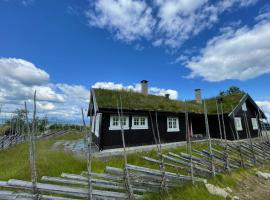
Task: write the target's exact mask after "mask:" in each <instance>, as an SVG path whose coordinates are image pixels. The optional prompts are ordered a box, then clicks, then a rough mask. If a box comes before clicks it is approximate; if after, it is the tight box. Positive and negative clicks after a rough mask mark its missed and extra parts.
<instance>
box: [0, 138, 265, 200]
mask: <svg viewBox="0 0 270 200" xmlns="http://www.w3.org/2000/svg"><path fill="white" fill-rule="evenodd" d="M253 145H254V149H256V151H254V155H255V157H256V159H257V160H258V161H260V162H257V164H254V162H253V160H252V159H253V156H251V155H250V154H251V153H252V152H251V147H250V144H249V143H247V142H246V141H241V142H239V143H235V144H230V145H228V151H227V152H228V155H227V154H225V153H224V151H223V148H224V146H223V145H220V146H217V145H214V146H213V147H212V150H213V151H212V152H213V153H212V155H211V154H210V153H209V150H208V148H206V149H203V150H196V149H194V150H193V153H192V162H193V169H194V176H193V177H192V176H191V171H190V169H191V168H190V165H191V163H190V162H189V160H190V154H187V153H184V152H179V153H173V152H168V153H166V154H161V156H162V157H163V160H164V162H163V164H164V166H166V170H164V171H163V170H161V169H160V168H159V165H160V164H161V161H160V160H159V158H160V157H159V156H158V155H157V157H155V158H151V157H146V156H144V157H142V159H144V160H145V162H150V163H152V164H156V165H157V167H156V168H155V169H153V168H147V167H142V166H136V165H131V164H127V165H126V168H127V169H128V172H129V177H130V187H132V191H133V194H134V198H135V199H142V197H143V194H144V193H146V192H160V191H162V185H161V184H160V183H161V181H164V183H165V184H166V187H168V188H172V187H177V186H179V185H182V184H184V183H187V182H191V181H195V182H205V181H206V179H205V178H208V177H211V176H212V172H211V169H212V158H213V164H214V165H215V169H216V173H217V174H218V173H222V172H225V171H226V170H227V167H226V159H229V165H230V166H229V167H230V168H231V169H232V170H233V169H237V168H241V167H243V166H242V164H241V158H240V151H239V147H240V146H241V147H243V148H245V153H244V154H242V160H243V162H244V164H245V168H247V167H253V166H256V165H260V164H262V163H266V162H269V161H270V144H269V143H268V142H264V141H263V142H254V143H253ZM211 156H213V157H211ZM226 156H228V158H226ZM263 156H264V157H263ZM262 158H264V160H262ZM164 177H165V179H164ZM87 186H88V172H82V173H81V174H68V173H62V174H61V176H60V177H50V176H43V177H42V178H41V180H40V181H39V182H38V183H37V190H38V192H39V193H40V199H52V200H54V199H55V200H58V199H59V200H62V199H63V200H65V199H69V198H71V199H76V198H79V199H80V198H83V199H87V197H88V189H87ZM91 186H92V196H93V199H109V200H112V199H114V200H118V199H130V198H129V195H128V193H127V188H126V186H125V172H124V169H123V168H116V167H111V166H107V167H106V169H105V171H104V173H93V172H92V173H91ZM0 188H2V189H3V190H2V191H1V190H0V199H1V198H2V196H5V195H7V196H6V197H5V198H3V199H20V198H19V197H23V198H24V199H31V198H32V194H31V193H30V192H29V191H31V190H32V183H31V182H28V181H22V180H14V179H11V180H9V181H0ZM10 189H12V190H13V191H9V190H10ZM14 190H18V191H19V192H14ZM22 191H23V192H22ZM48 192H49V193H50V194H52V195H54V196H48V195H47V196H46V195H44V194H46V193H48ZM58 195H65V196H67V197H66V198H63V197H58ZM15 197H16V198H15Z"/></svg>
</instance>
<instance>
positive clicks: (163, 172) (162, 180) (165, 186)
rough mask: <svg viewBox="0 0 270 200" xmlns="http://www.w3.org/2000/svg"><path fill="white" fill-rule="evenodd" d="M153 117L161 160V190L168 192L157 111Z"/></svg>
mask: <svg viewBox="0 0 270 200" xmlns="http://www.w3.org/2000/svg"><path fill="white" fill-rule="evenodd" d="M155 119H156V128H157V136H158V143H159V151H160V154H159V157H160V161H161V165H160V170H161V171H162V178H161V184H160V186H161V189H162V190H163V191H166V192H168V188H167V185H166V174H165V165H164V158H163V156H162V146H161V140H160V134H159V126H158V116H157V112H155Z"/></svg>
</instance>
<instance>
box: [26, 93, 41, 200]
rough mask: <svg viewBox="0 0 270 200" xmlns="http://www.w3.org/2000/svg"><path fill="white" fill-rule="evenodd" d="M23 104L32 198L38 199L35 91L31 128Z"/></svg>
mask: <svg viewBox="0 0 270 200" xmlns="http://www.w3.org/2000/svg"><path fill="white" fill-rule="evenodd" d="M24 106H25V119H26V124H27V132H28V136H29V159H30V167H31V180H32V192H33V195H34V199H35V200H38V199H39V194H38V190H37V172H36V162H35V139H34V131H35V125H34V124H35V117H36V91H35V93H34V113H33V119H32V130H30V126H29V119H28V110H27V105H26V102H24Z"/></svg>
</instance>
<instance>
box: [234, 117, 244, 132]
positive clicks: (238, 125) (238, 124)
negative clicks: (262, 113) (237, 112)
mask: <svg viewBox="0 0 270 200" xmlns="http://www.w3.org/2000/svg"><path fill="white" fill-rule="evenodd" d="M234 122H235V127H236V130H238V131H242V130H243V127H242V122H241V117H235V118H234Z"/></svg>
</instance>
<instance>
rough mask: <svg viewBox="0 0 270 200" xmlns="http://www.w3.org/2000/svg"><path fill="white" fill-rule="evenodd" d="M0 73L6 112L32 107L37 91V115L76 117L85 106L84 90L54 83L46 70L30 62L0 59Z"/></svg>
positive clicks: (0, 97)
mask: <svg viewBox="0 0 270 200" xmlns="http://www.w3.org/2000/svg"><path fill="white" fill-rule="evenodd" d="M0 74H1V79H0V85H1V88H0V103H1V104H3V108H4V111H5V113H9V114H10V113H11V112H13V111H14V110H15V109H23V103H24V101H26V102H27V103H29V104H31V103H32V100H33V94H34V91H37V108H38V112H39V113H46V114H48V116H50V117H62V116H67V117H69V118H70V119H72V118H79V116H80V107H86V106H87V99H88V98H87V97H88V95H87V94H89V92H88V90H87V89H85V88H84V87H83V86H80V85H67V84H53V83H51V82H50V76H49V74H48V73H47V72H46V71H44V70H42V69H40V68H39V67H37V66H35V65H34V64H33V63H31V62H29V61H26V60H23V59H17V58H0ZM29 108H31V106H29ZM75 110H76V112H75ZM75 113H76V115H75Z"/></svg>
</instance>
